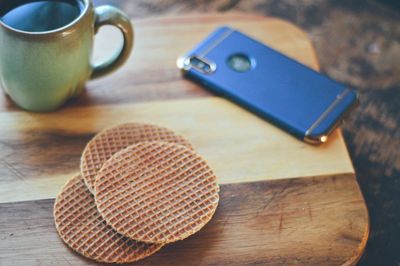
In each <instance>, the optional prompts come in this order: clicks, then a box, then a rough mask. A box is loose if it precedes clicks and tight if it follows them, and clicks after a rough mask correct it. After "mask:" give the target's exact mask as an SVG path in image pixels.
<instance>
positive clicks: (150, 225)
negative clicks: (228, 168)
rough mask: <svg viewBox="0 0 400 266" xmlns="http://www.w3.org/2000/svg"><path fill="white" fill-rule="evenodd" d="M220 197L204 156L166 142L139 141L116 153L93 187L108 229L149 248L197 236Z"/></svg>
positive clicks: (105, 165) (211, 214)
mask: <svg viewBox="0 0 400 266" xmlns="http://www.w3.org/2000/svg"><path fill="white" fill-rule="evenodd" d="M218 192H219V186H218V185H217V181H216V176H215V175H214V173H213V171H212V169H211V168H210V167H209V166H208V164H207V162H206V161H205V160H204V159H203V158H201V157H200V155H198V154H197V153H195V152H194V151H193V150H190V149H188V148H186V147H184V146H181V145H177V144H173V143H166V142H141V143H138V144H135V145H132V146H129V147H128V148H126V149H124V150H122V151H120V152H118V153H116V154H115V155H114V156H112V157H111V158H110V159H109V160H108V161H107V162H106V163H104V165H103V167H102V168H101V170H100V171H99V174H98V175H97V177H96V182H95V201H96V205H97V208H98V210H99V212H100V213H101V215H102V216H103V218H104V219H105V220H106V221H107V224H109V225H111V226H112V227H113V228H114V229H115V230H116V231H117V232H119V233H121V234H123V235H125V236H127V237H130V238H132V239H135V240H137V241H142V242H147V243H171V242H175V241H177V240H182V239H184V238H186V237H188V236H190V235H192V234H194V233H196V232H197V231H199V230H200V229H201V228H202V227H203V226H204V225H205V224H206V223H207V222H208V221H209V220H210V219H211V217H212V216H213V214H214V212H215V210H216V208H217V205H218V200H219V196H218Z"/></svg>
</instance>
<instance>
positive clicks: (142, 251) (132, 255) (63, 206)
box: [54, 175, 162, 263]
mask: <svg viewBox="0 0 400 266" xmlns="http://www.w3.org/2000/svg"><path fill="white" fill-rule="evenodd" d="M54 219H55V224H56V228H57V231H58V233H59V235H60V237H61V238H62V239H63V241H64V242H65V243H66V244H67V245H68V246H70V247H71V248H72V249H73V250H75V251H76V252H78V253H80V254H82V255H83V256H85V257H87V258H90V259H93V260H96V261H98V262H105V263H126V262H134V261H137V260H140V259H142V258H145V257H147V256H149V255H151V254H153V253H155V252H156V251H158V250H159V249H160V248H161V247H162V245H159V244H146V243H140V242H137V241H134V240H132V239H129V238H126V237H124V236H122V235H120V234H118V233H117V232H116V231H115V230H113V229H112V228H111V227H110V226H109V225H107V224H106V223H105V221H104V219H103V218H102V217H101V215H100V213H99V212H98V211H97V208H96V205H95V202H94V199H93V195H92V194H91V193H90V192H89V190H88V189H87V188H86V185H85V183H84V182H83V179H82V177H81V176H80V175H77V176H75V177H73V178H72V179H70V180H69V181H68V182H67V184H66V185H65V186H64V188H63V189H62V191H61V192H60V194H59V195H58V196H57V198H56V202H55V204H54Z"/></svg>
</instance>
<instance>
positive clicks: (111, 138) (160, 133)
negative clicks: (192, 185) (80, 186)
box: [81, 123, 193, 193]
mask: <svg viewBox="0 0 400 266" xmlns="http://www.w3.org/2000/svg"><path fill="white" fill-rule="evenodd" d="M142 141H165V142H172V143H178V144H181V145H183V146H186V147H188V148H190V149H193V147H192V144H190V142H189V141H188V140H186V139H185V138H184V137H182V136H181V135H178V134H176V133H174V132H173V131H172V130H170V129H167V128H164V127H159V126H154V125H149V124H140V123H127V124H122V125H118V126H115V127H112V128H109V129H106V130H104V131H102V132H100V133H99V134H97V135H96V136H95V137H94V138H93V139H92V140H91V141H90V142H89V143H88V144H87V145H86V148H85V149H84V151H83V154H82V158H81V174H82V177H83V180H84V181H85V184H86V185H87V187H88V188H89V190H90V192H92V193H94V181H95V178H96V175H97V173H98V171H99V170H100V168H101V167H102V166H103V164H104V162H105V161H107V160H108V159H109V158H110V157H111V156H112V155H113V154H114V153H116V152H118V151H120V150H122V149H124V148H126V147H128V146H130V145H132V144H135V143H138V142H142Z"/></svg>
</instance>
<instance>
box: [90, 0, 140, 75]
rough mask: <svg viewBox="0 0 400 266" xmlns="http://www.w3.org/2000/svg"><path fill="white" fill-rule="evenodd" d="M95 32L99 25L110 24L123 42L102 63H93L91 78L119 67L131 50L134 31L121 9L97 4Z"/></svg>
mask: <svg viewBox="0 0 400 266" xmlns="http://www.w3.org/2000/svg"><path fill="white" fill-rule="evenodd" d="M95 19H96V20H95V23H94V31H95V34H97V32H98V31H99V29H100V27H102V26H104V25H111V26H115V27H117V28H118V29H119V30H120V31H121V33H122V35H123V37H124V43H123V45H122V47H121V50H120V51H119V52H117V53H116V54H115V55H113V56H112V57H111V58H110V59H108V60H107V61H105V62H104V63H98V64H94V66H92V68H93V71H92V75H91V77H90V78H91V79H95V78H99V77H102V76H105V75H107V74H109V73H111V72H113V71H114V70H116V69H117V68H119V67H121V66H122V65H123V64H124V63H125V62H126V60H127V59H128V58H129V55H130V54H131V52H132V48H133V41H134V31H133V26H132V24H131V22H130V20H129V18H128V16H127V15H125V14H124V13H123V12H122V11H121V10H119V9H117V8H115V7H112V6H99V7H96V8H95Z"/></svg>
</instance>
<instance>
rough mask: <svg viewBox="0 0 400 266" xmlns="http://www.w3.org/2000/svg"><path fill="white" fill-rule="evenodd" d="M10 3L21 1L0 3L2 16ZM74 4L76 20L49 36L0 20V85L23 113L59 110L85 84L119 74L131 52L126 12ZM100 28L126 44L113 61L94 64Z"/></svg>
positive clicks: (86, 3) (82, 0)
mask: <svg viewBox="0 0 400 266" xmlns="http://www.w3.org/2000/svg"><path fill="white" fill-rule="evenodd" d="M14 1H21V0H13V1H10V0H0V12H1V9H2V8H6V7H7V5H9V3H13V2H14ZM25 1H26V0H25ZM75 1H77V3H79V5H80V6H81V9H80V13H78V14H79V15H78V16H77V17H76V18H75V19H74V20H73V21H72V22H70V23H68V24H66V25H63V26H61V27H59V28H56V29H53V30H49V31H25V30H21V29H17V28H15V27H12V26H10V25H9V24H7V22H6V21H5V20H4V21H3V20H1V19H0V85H1V87H2V88H3V89H4V91H5V92H6V93H7V94H8V95H9V96H10V98H11V99H12V100H13V101H14V102H15V103H16V104H17V105H18V106H20V107H21V108H23V109H26V110H29V111H36V112H43V111H52V110H55V109H57V108H58V107H60V106H61V105H62V104H64V103H65V102H66V101H67V100H68V99H70V98H73V97H76V96H78V95H79V94H80V93H81V92H82V90H83V88H84V85H85V83H86V82H87V81H88V80H89V79H93V78H97V77H101V76H104V75H106V74H108V73H110V72H112V71H113V70H115V69H117V68H118V67H120V66H121V65H122V64H123V63H124V62H125V61H126V60H127V59H128V57H129V55H130V53H131V50H132V47H133V38H134V34H133V28H132V25H131V23H130V20H129V18H128V17H127V16H126V15H125V14H124V13H122V12H121V11H120V10H118V9H116V8H114V7H111V6H100V7H97V8H94V7H93V5H92V3H91V1H90V0H75ZM14 3H15V2H14ZM54 17H56V16H54ZM103 25H112V26H116V27H117V28H118V29H119V30H120V31H121V32H122V34H123V37H124V43H123V46H122V48H121V50H120V51H118V52H117V53H116V54H115V55H114V56H113V57H112V58H110V59H109V60H107V61H105V62H104V63H101V64H94V65H92V63H91V56H92V50H93V40H94V35H95V34H96V33H97V31H98V29H99V28H100V27H101V26H103Z"/></svg>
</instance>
